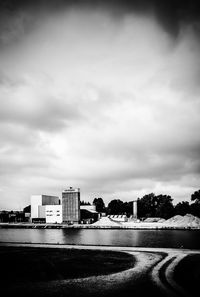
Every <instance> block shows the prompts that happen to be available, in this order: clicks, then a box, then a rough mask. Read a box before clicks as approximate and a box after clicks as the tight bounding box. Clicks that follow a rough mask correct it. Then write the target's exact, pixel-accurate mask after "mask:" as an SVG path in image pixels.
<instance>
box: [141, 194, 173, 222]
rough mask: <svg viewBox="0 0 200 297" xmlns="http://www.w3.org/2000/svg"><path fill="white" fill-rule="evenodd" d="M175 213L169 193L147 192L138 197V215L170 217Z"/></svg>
mask: <svg viewBox="0 0 200 297" xmlns="http://www.w3.org/2000/svg"><path fill="white" fill-rule="evenodd" d="M173 214H174V206H173V204H172V198H171V197H170V196H168V195H158V196H156V195H155V194H154V193H150V194H147V195H145V196H143V197H142V198H139V199H138V217H140V218H141V217H143V218H144V217H162V218H169V217H171V216H173Z"/></svg>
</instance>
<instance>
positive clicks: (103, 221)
mask: <svg viewBox="0 0 200 297" xmlns="http://www.w3.org/2000/svg"><path fill="white" fill-rule="evenodd" d="M92 225H93V226H102V227H106V226H121V225H122V224H121V223H120V222H114V221H113V220H111V219H110V218H108V217H102V218H101V219H100V220H99V221H97V222H95V223H94V224H92Z"/></svg>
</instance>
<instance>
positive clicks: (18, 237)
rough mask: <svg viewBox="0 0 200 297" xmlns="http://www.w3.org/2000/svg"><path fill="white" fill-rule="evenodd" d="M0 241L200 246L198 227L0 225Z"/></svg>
mask: <svg viewBox="0 0 200 297" xmlns="http://www.w3.org/2000/svg"><path fill="white" fill-rule="evenodd" d="M0 241H1V242H15V243H16V242H26V243H27V242H28V243H52V244H55V243H59V244H84V245H85V244H88V245H111V246H131V247H132V246H133V247H134V246H135V247H163V248H189V249H200V230H110V229H108V230H104V229H0Z"/></svg>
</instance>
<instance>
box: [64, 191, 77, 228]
mask: <svg viewBox="0 0 200 297" xmlns="http://www.w3.org/2000/svg"><path fill="white" fill-rule="evenodd" d="M62 214H63V222H64V223H79V222H80V189H79V188H77V189H74V188H73V187H69V188H67V189H66V190H64V191H63V192H62Z"/></svg>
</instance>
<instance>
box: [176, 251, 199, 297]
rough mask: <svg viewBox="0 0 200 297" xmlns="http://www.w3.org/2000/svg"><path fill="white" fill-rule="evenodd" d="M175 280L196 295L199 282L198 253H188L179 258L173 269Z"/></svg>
mask: <svg viewBox="0 0 200 297" xmlns="http://www.w3.org/2000/svg"><path fill="white" fill-rule="evenodd" d="M174 279H175V281H176V282H177V283H178V284H179V285H181V287H183V288H184V289H185V290H186V291H188V292H189V293H192V294H194V295H198V294H197V292H198V291H199V282H200V254H197V255H194V254H193V255H192V254H190V255H188V256H186V257H185V258H183V260H181V261H180V262H179V263H178V265H177V266H176V268H175V271H174Z"/></svg>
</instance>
